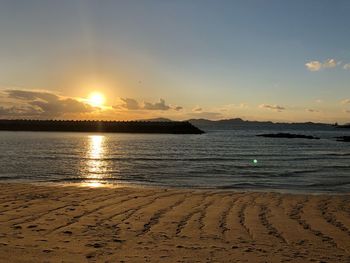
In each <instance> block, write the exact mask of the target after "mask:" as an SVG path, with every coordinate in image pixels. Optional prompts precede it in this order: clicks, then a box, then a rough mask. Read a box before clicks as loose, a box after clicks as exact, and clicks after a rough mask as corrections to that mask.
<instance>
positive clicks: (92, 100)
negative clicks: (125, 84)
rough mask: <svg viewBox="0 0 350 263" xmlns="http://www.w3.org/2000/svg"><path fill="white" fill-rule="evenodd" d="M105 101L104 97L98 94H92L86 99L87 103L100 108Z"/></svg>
mask: <svg viewBox="0 0 350 263" xmlns="http://www.w3.org/2000/svg"><path fill="white" fill-rule="evenodd" d="M105 101H106V98H105V96H104V95H103V94H102V93H100V92H93V93H91V94H90V95H89V97H88V103H89V104H90V105H91V106H94V107H102V106H103V105H104V103H105Z"/></svg>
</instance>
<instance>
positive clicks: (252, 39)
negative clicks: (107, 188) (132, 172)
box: [0, 0, 350, 123]
mask: <svg viewBox="0 0 350 263" xmlns="http://www.w3.org/2000/svg"><path fill="white" fill-rule="evenodd" d="M349 14H350V1H341V0H339V1H328V0H327V1H325V0H314V1H313V0H310V1H305V0H302V1H301V0H300V1H299V0H291V1H283V0H276V1H270V0H269V1H261V0H256V1H253V0H242V1H238V0H237V1H236V0H228V1H223V0H219V1H214V0H210V1H209V0H208V1H206V0H172V1H170V0H169V1H167V0H157V1H156V0H128V1H126V0H120V1H118V0H99V1H97V0H80V1H79V0H59V1H50V0H48V1H42V0H28V1H24V0H0V34H1V40H0V58H1V59H0V118H55V119H113V120H130V119H146V118H153V117H167V118H171V119H174V120H184V119H189V118H209V119H223V118H237V117H240V118H244V119H248V120H273V121H317V122H329V123H332V122H336V121H337V122H340V123H344V122H350V19H349ZM92 93H94V94H93V95H91V94H92ZM92 98H94V99H92Z"/></svg>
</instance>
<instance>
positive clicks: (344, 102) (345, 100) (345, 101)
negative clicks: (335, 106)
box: [340, 99, 350, 105]
mask: <svg viewBox="0 0 350 263" xmlns="http://www.w3.org/2000/svg"><path fill="white" fill-rule="evenodd" d="M340 103H341V104H344V105H345V104H350V99H344V100H342V101H341V102H340Z"/></svg>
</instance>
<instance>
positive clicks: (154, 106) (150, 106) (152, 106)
mask: <svg viewBox="0 0 350 263" xmlns="http://www.w3.org/2000/svg"><path fill="white" fill-rule="evenodd" d="M143 108H144V109H145V110H162V111H165V110H170V109H171V107H170V106H169V105H166V104H165V101H164V100H163V99H160V100H159V102H155V103H151V102H145V103H144V106H143Z"/></svg>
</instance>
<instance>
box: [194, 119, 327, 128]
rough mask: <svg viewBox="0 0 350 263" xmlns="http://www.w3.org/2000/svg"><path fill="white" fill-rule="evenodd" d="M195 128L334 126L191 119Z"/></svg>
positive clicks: (306, 123) (309, 123) (325, 126)
mask: <svg viewBox="0 0 350 263" xmlns="http://www.w3.org/2000/svg"><path fill="white" fill-rule="evenodd" d="M188 121H189V122H190V123H191V124H193V125H194V126H196V127H198V128H200V129H204V130H208V129H224V130H226V129H236V128H238V129H239V128H252V129H333V125H331V124H325V123H313V122H303V123H282V122H277V123H274V122H271V121H245V120H242V119H241V118H235V119H225V120H217V121H211V120H207V119H190V120H188Z"/></svg>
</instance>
